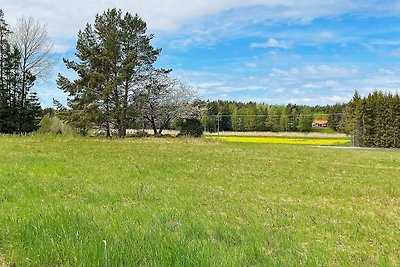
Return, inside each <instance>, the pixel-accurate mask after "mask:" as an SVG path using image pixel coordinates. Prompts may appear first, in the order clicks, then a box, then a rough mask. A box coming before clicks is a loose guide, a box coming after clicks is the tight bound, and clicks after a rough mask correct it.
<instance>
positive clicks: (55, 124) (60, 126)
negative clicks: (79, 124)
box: [38, 114, 76, 134]
mask: <svg viewBox="0 0 400 267" xmlns="http://www.w3.org/2000/svg"><path fill="white" fill-rule="evenodd" d="M38 133H40V134H75V133H76V130H75V129H74V128H72V127H71V126H69V125H68V124H66V123H65V122H63V121H61V120H60V119H59V118H58V117H56V116H51V115H50V114H46V115H45V116H44V117H43V118H42V120H41V121H40V128H39V130H38Z"/></svg>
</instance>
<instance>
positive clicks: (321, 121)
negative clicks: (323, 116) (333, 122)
mask: <svg viewBox="0 0 400 267" xmlns="http://www.w3.org/2000/svg"><path fill="white" fill-rule="evenodd" d="M314 123H317V124H327V123H328V121H326V120H315V121H314Z"/></svg>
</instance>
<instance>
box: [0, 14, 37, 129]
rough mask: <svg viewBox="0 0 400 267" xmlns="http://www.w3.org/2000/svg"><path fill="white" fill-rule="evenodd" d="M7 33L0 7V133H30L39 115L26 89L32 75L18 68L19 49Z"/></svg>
mask: <svg viewBox="0 0 400 267" xmlns="http://www.w3.org/2000/svg"><path fill="white" fill-rule="evenodd" d="M11 34H12V33H11V31H10V30H9V27H8V25H7V23H6V22H5V20H4V13H3V11H2V10H1V9H0V133H30V132H33V131H35V130H37V128H38V127H39V121H40V117H41V107H40V104H39V99H38V97H37V95H36V93H35V92H30V90H31V89H32V87H33V86H34V82H35V80H36V77H35V76H34V75H32V73H31V72H29V71H22V69H23V68H22V65H21V52H20V51H19V50H18V48H17V47H16V46H14V45H12V44H11V42H10V41H9V39H10V38H11Z"/></svg>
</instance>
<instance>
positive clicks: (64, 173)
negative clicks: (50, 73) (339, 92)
mask: <svg viewBox="0 0 400 267" xmlns="http://www.w3.org/2000/svg"><path fill="white" fill-rule="evenodd" d="M0 158H1V161H0V214H1V216H0V255H1V256H0V258H1V260H0V261H3V265H8V264H15V266H293V265H295V266H315V265H318V266H354V265H357V266H377V265H381V266H393V265H399V264H400V235H399V232H400V175H399V174H400V152H399V151H356V150H337V149H330V148H319V147H315V146H304V145H290V144H265V143H236V142H223V141H219V140H215V139H207V138H203V139H183V138H182V139H180V138H160V139H156V138H149V139H129V138H127V139H124V140H106V139H99V138H80V137H65V136H31V137H17V136H12V137H10V136H0ZM0 265H1V263H0Z"/></svg>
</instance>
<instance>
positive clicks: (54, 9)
mask: <svg viewBox="0 0 400 267" xmlns="http://www.w3.org/2000/svg"><path fill="white" fill-rule="evenodd" d="M112 7H117V8H121V9H122V10H123V11H129V12H132V13H138V14H139V16H141V17H142V18H143V19H144V20H145V21H146V22H147V23H148V27H149V33H154V34H155V38H154V42H153V44H154V46H156V47H160V48H163V52H162V55H161V56H160V58H159V61H158V63H157V64H158V66H160V67H165V68H172V69H174V75H175V76H177V77H179V78H180V79H182V80H184V81H186V82H188V83H189V84H191V85H192V86H193V87H194V88H195V89H197V90H198V91H199V94H200V95H201V96H202V97H204V98H205V99H212V100H214V99H226V100H240V101H257V102H265V103H272V104H285V103H289V102H290V103H297V104H333V103H336V102H347V101H348V100H349V99H350V98H351V95H352V94H353V92H354V90H356V89H357V90H359V91H360V92H361V94H366V93H367V92H369V91H371V90H374V89H375V88H376V89H380V90H385V91H391V92H396V91H397V90H398V91H399V92H400V75H399V74H400V1H386V0H336V1H335V0H322V1H321V0H302V1H297V0H213V1H206V0H191V1H187V0H163V1H162V0H146V1H141V0H129V1H128V0H114V1H111V0H84V1H82V0H79V1H78V0H69V1H65V0H64V1H62V0H59V1H54V0H1V8H2V9H3V11H4V12H5V16H6V20H7V21H8V22H9V24H11V25H12V24H15V21H16V19H17V18H18V17H20V16H32V17H34V18H36V19H39V20H40V22H42V23H44V24H47V27H48V31H49V35H50V38H51V39H52V40H53V41H54V44H55V46H54V53H55V54H54V57H56V58H57V59H59V62H60V59H61V58H62V57H66V58H70V57H72V56H73V53H74V47H75V43H76V36H77V33H78V31H79V30H80V29H82V28H84V26H85V24H86V23H88V22H90V23H92V22H93V20H94V16H95V14H96V13H98V12H102V11H104V10H106V9H107V8H112ZM53 72H54V73H53V77H52V78H50V80H49V81H47V82H41V83H40V84H38V86H37V87H36V89H37V91H38V93H39V95H40V98H41V100H42V102H43V104H44V105H45V106H51V102H52V101H51V100H52V98H56V99H59V100H62V101H65V99H66V96H65V95H63V93H62V92H61V91H59V90H58V89H57V88H56V85H55V79H56V75H57V73H58V72H61V73H66V70H65V68H64V66H63V65H62V63H61V62H60V63H59V64H57V65H56V67H55V68H54V71H53Z"/></svg>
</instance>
